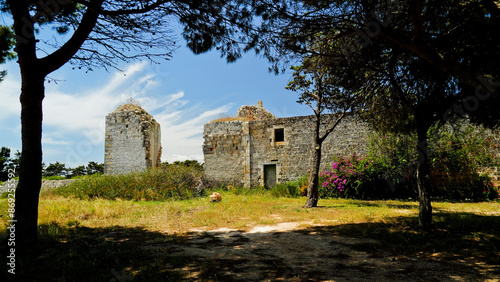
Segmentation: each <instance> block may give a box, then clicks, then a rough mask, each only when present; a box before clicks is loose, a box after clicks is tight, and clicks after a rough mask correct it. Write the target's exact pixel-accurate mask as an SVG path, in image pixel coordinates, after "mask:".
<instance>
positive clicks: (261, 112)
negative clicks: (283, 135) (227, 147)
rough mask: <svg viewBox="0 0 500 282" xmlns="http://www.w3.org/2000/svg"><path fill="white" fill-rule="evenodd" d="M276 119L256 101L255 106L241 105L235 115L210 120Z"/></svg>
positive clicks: (260, 102)
mask: <svg viewBox="0 0 500 282" xmlns="http://www.w3.org/2000/svg"><path fill="white" fill-rule="evenodd" d="M270 119H276V116H274V115H273V114H271V113H270V112H268V111H267V110H266V109H264V107H263V106H262V101H258V103H257V106H254V105H251V106H241V108H239V109H238V114H237V115H236V117H227V116H226V117H222V118H219V119H216V120H214V121H212V122H217V121H252V120H270Z"/></svg>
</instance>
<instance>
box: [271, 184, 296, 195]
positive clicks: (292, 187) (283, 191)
mask: <svg viewBox="0 0 500 282" xmlns="http://www.w3.org/2000/svg"><path fill="white" fill-rule="evenodd" d="M299 189H300V186H299V184H298V182H296V181H293V182H287V183H278V184H276V186H274V187H273V188H271V190H270V193H271V195H272V196H274V197H287V198H296V197H298V196H299V195H300V193H299V192H300V190H299Z"/></svg>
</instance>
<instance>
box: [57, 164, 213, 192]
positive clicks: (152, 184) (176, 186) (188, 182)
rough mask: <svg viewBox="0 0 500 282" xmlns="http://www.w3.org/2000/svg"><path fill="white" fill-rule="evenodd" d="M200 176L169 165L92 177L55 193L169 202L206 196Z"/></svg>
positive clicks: (181, 167) (193, 171)
mask: <svg viewBox="0 0 500 282" xmlns="http://www.w3.org/2000/svg"><path fill="white" fill-rule="evenodd" d="M200 179H201V172H200V171H199V170H197V169H196V168H193V167H186V166H182V165H169V166H168V167H166V168H163V169H161V168H156V169H149V170H146V171H143V172H138V173H129V174H124V175H103V176H100V175H91V176H86V177H82V178H80V179H78V180H76V181H74V182H72V183H70V184H69V185H67V186H65V187H61V188H57V189H56V193H58V194H61V195H64V196H69V195H73V196H75V197H78V198H82V199H93V198H103V199H116V198H120V199H126V200H155V201H161V200H169V199H175V200H180V199H186V198H191V197H196V196H201V195H203V193H204V191H203V189H202V188H201V183H200V181H201V180H200Z"/></svg>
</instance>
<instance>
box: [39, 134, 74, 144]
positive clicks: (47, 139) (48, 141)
mask: <svg viewBox="0 0 500 282" xmlns="http://www.w3.org/2000/svg"><path fill="white" fill-rule="evenodd" d="M42 144H50V145H70V144H71V142H69V141H64V140H54V139H53V138H52V137H47V136H45V135H44V136H43V137H42Z"/></svg>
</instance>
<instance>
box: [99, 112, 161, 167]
mask: <svg viewBox="0 0 500 282" xmlns="http://www.w3.org/2000/svg"><path fill="white" fill-rule="evenodd" d="M104 158H105V159H104V173H106V174H123V173H128V172H132V171H141V170H145V169H146V168H150V167H157V166H159V165H160V164H161V131H160V124H158V122H156V120H155V119H154V118H153V117H152V116H151V115H150V114H148V113H147V112H146V111H145V110H144V109H142V108H141V107H140V106H138V105H135V104H125V105H121V106H119V107H118V108H117V109H116V110H115V111H114V112H112V113H110V114H108V115H107V116H106V139H105V156H104Z"/></svg>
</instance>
